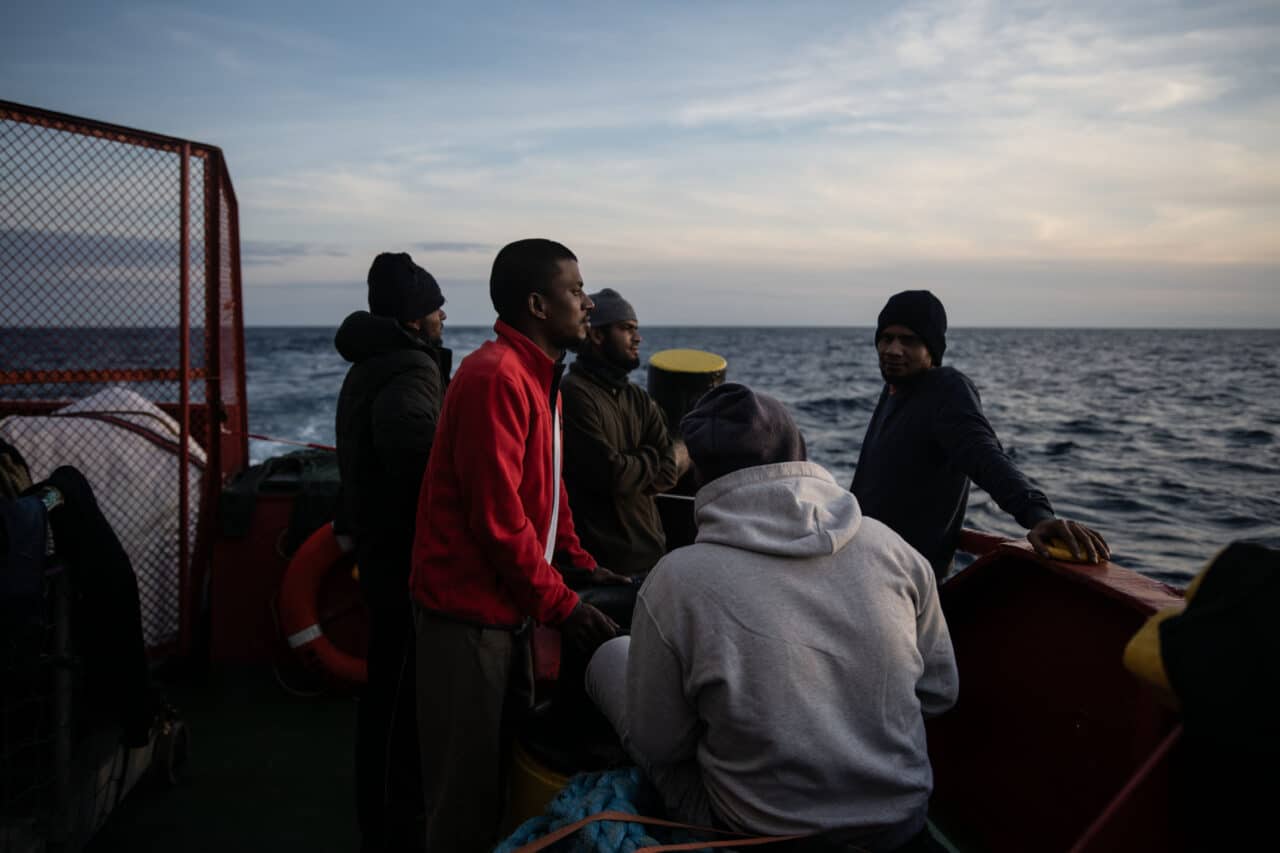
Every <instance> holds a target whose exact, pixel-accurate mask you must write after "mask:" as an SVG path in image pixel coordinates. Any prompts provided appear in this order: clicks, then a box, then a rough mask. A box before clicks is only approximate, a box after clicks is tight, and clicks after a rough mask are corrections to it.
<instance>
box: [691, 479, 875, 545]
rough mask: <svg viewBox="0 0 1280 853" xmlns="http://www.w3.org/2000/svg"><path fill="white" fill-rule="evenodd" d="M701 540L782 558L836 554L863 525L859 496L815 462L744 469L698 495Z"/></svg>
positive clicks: (695, 506)
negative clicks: (843, 486)
mask: <svg viewBox="0 0 1280 853" xmlns="http://www.w3.org/2000/svg"><path fill="white" fill-rule="evenodd" d="M694 513H695V515H696V516H697V519H698V538H697V541H698V542H707V543H712V544H716V545H728V546H730V547H733V548H741V549H744V550H747V551H755V552H758V553H761V554H772V555H776V556H780V557H813V556H819V555H824V554H834V553H835V552H837V551H839V550H840V549H841V548H843V547H844V546H845V545H847V544H848V543H849V541H850V540H852V539H853V537H854V536H856V535H857V533H858V528H859V527H860V526H861V525H862V510H861V509H860V508H859V507H858V500H857V498H855V497H854V496H853V493H852V492H849V491H847V490H845V489H843V488H841V487H840V486H839V485H838V484H837V483H836V481H835V478H834V477H832V476H831V474H830V473H829V472H828V471H827V470H826V469H825V468H823V467H822V466H821V465H817V464H815V463H813V462H779V463H777V464H774V465H757V466H755V467H752V468H742V469H739V470H737V471H734V472H732V473H730V474H726V475H724V476H723V477H719V478H717V479H715V480H712V481H711V482H710V483H707V484H706V485H705V486H703V487H702V488H701V489H699V490H698V494H697V497H696V498H695V500H694Z"/></svg>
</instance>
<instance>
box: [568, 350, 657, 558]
mask: <svg viewBox="0 0 1280 853" xmlns="http://www.w3.org/2000/svg"><path fill="white" fill-rule="evenodd" d="M560 389H561V394H562V395H563V400H564V480H565V487H566V488H567V489H568V491H569V506H570V507H571V508H572V510H573V523H574V527H575V529H576V530H577V531H578V538H579V539H581V540H582V544H583V546H584V547H585V548H586V549H587V551H588V552H589V553H590V554H591V555H592V556H594V557H595V558H596V560H597V561H599V563H600V565H602V566H604V567H605V568H608V569H612V570H613V571H615V572H619V573H620V574H626V575H635V574H639V573H642V572H647V571H648V570H649V569H651V568H653V565H654V563H656V562H658V560H659V558H661V557H662V555H663V554H664V553H665V552H666V537H665V536H664V535H663V532H662V522H661V520H660V519H659V517H658V507H657V505H656V503H655V501H654V499H653V496H654V495H655V494H657V493H658V492H664V491H666V490H668V489H670V488H671V487H672V486H674V485H675V483H676V480H677V479H678V471H677V468H676V458H675V450H674V443H673V441H672V439H671V436H670V435H669V434H668V432H667V424H666V421H665V419H664V418H663V416H662V410H661V409H659V408H658V405H657V403H655V402H654V401H653V400H652V399H651V398H650V397H649V395H648V394H647V393H645V391H644V389H642V388H641V387H640V386H638V385H635V384H633V383H631V382H630V381H628V379H627V375H626V372H624V371H622V370H621V369H619V368H616V367H613V366H612V365H608V364H604V363H602V362H600V361H597V360H595V359H593V358H591V357H590V356H588V355H579V356H578V358H577V360H576V361H575V362H574V363H573V365H572V366H571V367H570V368H569V375H568V376H567V377H565V380H564V382H563V383H562V384H561V386H560Z"/></svg>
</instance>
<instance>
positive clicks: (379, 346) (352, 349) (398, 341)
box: [333, 311, 431, 362]
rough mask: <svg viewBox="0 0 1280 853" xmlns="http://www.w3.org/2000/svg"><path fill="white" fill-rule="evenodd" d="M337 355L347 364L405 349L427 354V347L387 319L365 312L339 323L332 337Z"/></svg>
mask: <svg viewBox="0 0 1280 853" xmlns="http://www.w3.org/2000/svg"><path fill="white" fill-rule="evenodd" d="M333 345H334V346H335V347H336V348H337V350H338V353H339V354H340V355H341V356H342V357H343V358H345V359H346V360H347V361H350V362H360V361H364V360H365V359H367V358H372V357H373V356H376V355H385V354H387V353H389V352H397V351H399V350H405V349H416V350H422V351H423V352H429V351H430V350H431V346H430V345H429V344H427V343H426V342H425V341H423V340H422V339H421V338H418V337H416V336H415V335H413V334H411V333H410V332H409V331H408V330H407V329H405V328H404V327H403V326H401V325H400V324H399V323H397V322H396V321H395V320H394V319H393V318H391V317H376V316H374V315H373V314H370V313H369V312H368V311H355V312H353V313H351V314H349V315H348V316H347V319H345V320H343V321H342V326H341V328H339V329H338V334H336V335H335V336H334V338H333Z"/></svg>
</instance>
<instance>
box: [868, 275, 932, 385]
mask: <svg viewBox="0 0 1280 853" xmlns="http://www.w3.org/2000/svg"><path fill="white" fill-rule="evenodd" d="M887 326H906V327H907V328H908V329H910V330H911V331H913V332H915V333H916V334H917V335H919V336H920V340H922V341H924V345H925V347H926V348H927V349H928V350H929V355H931V356H933V365H934V367H937V366H938V365H940V364H942V354H943V353H944V352H946V351H947V310H946V309H945V308H943V307H942V303H941V302H939V301H938V297H936V296H934V295H933V294H932V293H930V292H929V291H927V290H904V291H902V292H901V293H895V294H894V295H893V296H890V297H889V301H888V302H886V303H885V305H884V309H883V310H882V311H881V312H880V318H879V319H878V320H877V321H876V340H877V341H879V340H880V333H881V332H883V331H884V330H885V327H887Z"/></svg>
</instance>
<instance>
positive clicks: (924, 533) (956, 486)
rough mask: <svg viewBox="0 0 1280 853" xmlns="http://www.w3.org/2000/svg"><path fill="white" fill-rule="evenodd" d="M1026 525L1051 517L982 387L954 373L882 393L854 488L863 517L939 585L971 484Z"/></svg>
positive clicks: (939, 371) (929, 375)
mask: <svg viewBox="0 0 1280 853" xmlns="http://www.w3.org/2000/svg"><path fill="white" fill-rule="evenodd" d="M970 480H972V481H973V482H975V483H977V484H978V485H979V486H981V487H982V489H983V490H984V491H986V492H987V493H988V494H989V495H991V497H992V499H993V500H995V502H996V503H997V504H999V506H1000V508H1001V509H1003V510H1004V511H1005V512H1007V513H1009V514H1010V515H1012V516H1013V517H1014V518H1015V519H1017V521H1018V523H1019V524H1021V525H1022V526H1023V527H1026V528H1028V529H1029V528H1031V527H1034V526H1035V525H1036V524H1037V523H1038V522H1040V521H1042V520H1043V519H1046V518H1051V517H1052V516H1053V507H1052V506H1051V505H1050V503H1049V499H1048V498H1047V497H1045V495H1044V493H1043V492H1041V491H1040V490H1039V489H1037V488H1036V487H1035V486H1033V485H1032V484H1031V482H1030V481H1029V480H1027V478H1026V477H1024V476H1023V475H1022V472H1021V471H1019V470H1018V469H1017V467H1016V466H1015V465H1014V464H1013V460H1011V459H1010V458H1009V457H1008V455H1006V454H1005V452H1004V448H1003V447H1001V446H1000V440H999V439H998V438H996V434H995V431H994V430H992V429H991V424H989V423H988V422H987V418H986V416H985V415H983V414H982V401H981V400H980V399H979V397H978V389H977V388H975V387H974V385H973V383H972V382H971V381H969V377H967V376H965V375H964V374H963V373H961V372H960V371H958V370H956V369H955V368H952V367H935V368H932V369H930V370H928V371H926V372H925V373H924V374H922V375H921V376H920V378H919V379H917V380H916V381H914V382H912V383H909V384H903V385H899V386H897V387H896V388H895V389H894V391H893V392H892V393H891V392H890V388H889V386H888V385H886V386H885V388H884V390H883V391H882V392H881V393H880V402H878V403H877V404H876V410H875V413H874V414H872V416H871V423H870V424H868V425H867V435H866V438H864V439H863V440H862V450H861V452H860V453H859V455H858V467H857V470H856V471H855V472H854V475H853V485H852V486H851V488H852V490H853V493H854V495H856V496H857V498H858V503H859V504H861V505H862V511H863V513H865V514H866V515H868V516H870V517H871V518H875V519H879V520H880V521H882V522H884V523H885V524H887V525H888V526H889V527H891V528H893V529H894V530H896V531H897V532H898V534H899V535H900V536H901V537H902V538H903V539H905V540H907V542H909V543H911V544H912V545H913V546H915V548H916V550H918V551H919V552H920V553H921V554H923V555H924V557H925V559H927V560H928V561H929V562H930V563H931V564H932V565H933V570H934V572H936V573H937V575H938V578H939V579H941V578H942V577H943V576H945V575H946V573H947V570H948V569H949V568H950V566H951V558H952V557H953V556H954V555H955V550H956V542H957V541H958V540H959V538H960V528H961V526H962V525H963V524H964V513H965V508H966V507H967V506H968V502H969V481H970Z"/></svg>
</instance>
